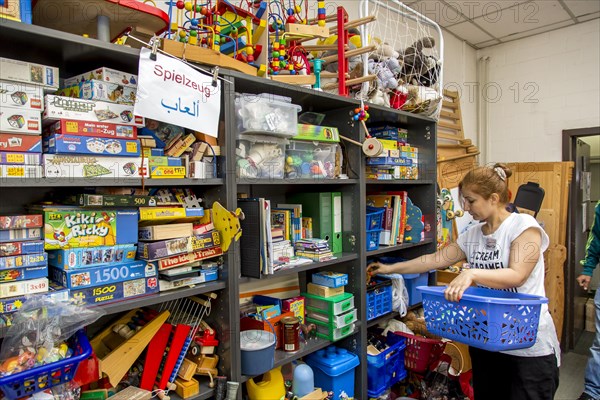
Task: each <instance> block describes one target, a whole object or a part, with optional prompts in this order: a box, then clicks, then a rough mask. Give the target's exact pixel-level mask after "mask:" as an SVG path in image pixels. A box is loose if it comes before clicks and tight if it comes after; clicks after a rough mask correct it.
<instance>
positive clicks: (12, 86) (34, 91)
mask: <svg viewBox="0 0 600 400" xmlns="http://www.w3.org/2000/svg"><path fill="white" fill-rule="evenodd" d="M43 97H44V92H43V90H42V87H41V86H39V85H32V84H29V83H23V82H11V81H4V80H0V106H1V107H4V106H7V107H17V108H29V109H31V110H38V111H42V109H43V107H44V101H43Z"/></svg>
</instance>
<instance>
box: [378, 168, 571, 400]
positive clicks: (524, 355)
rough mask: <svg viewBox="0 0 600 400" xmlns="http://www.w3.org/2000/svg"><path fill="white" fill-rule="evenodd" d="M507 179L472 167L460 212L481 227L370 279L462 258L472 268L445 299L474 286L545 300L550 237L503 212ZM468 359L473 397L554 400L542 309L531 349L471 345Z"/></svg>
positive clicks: (552, 347) (506, 173) (554, 361)
mask: <svg viewBox="0 0 600 400" xmlns="http://www.w3.org/2000/svg"><path fill="white" fill-rule="evenodd" d="M511 175H512V171H511V170H510V169H509V168H508V167H506V166H505V165H503V164H496V165H494V166H493V167H478V168H476V169H474V170H472V171H470V172H469V173H467V174H466V175H465V177H464V178H463V180H462V181H461V182H460V184H459V186H458V188H459V191H460V195H461V199H462V201H463V209H464V210H465V211H468V212H469V213H470V214H471V215H472V216H473V219H475V220H478V221H479V224H476V225H473V226H471V227H470V228H469V229H468V230H467V231H465V232H464V233H463V234H461V235H460V236H459V237H458V239H457V241H456V242H455V243H451V244H450V245H448V246H446V247H445V248H443V249H441V250H439V251H438V252H437V253H434V254H428V255H425V256H422V257H420V258H416V259H413V260H409V261H404V262H398V263H394V264H382V263H380V262H374V263H371V264H369V265H368V268H367V271H368V273H370V274H390V273H401V274H412V273H423V272H427V271H430V270H432V269H440V268H445V267H447V266H449V265H453V264H455V263H457V262H459V261H462V260H465V259H466V260H467V261H468V263H469V264H470V269H466V270H463V271H462V272H461V273H460V274H459V275H458V276H457V277H456V278H455V279H454V280H453V281H452V282H451V283H450V284H449V285H448V287H447V288H446V290H445V292H444V295H445V297H446V299H447V300H449V301H460V299H461V297H462V295H463V293H464V292H465V290H466V289H467V288H468V287H469V286H471V284H472V283H475V284H477V285H479V286H485V287H488V288H493V289H499V290H505V291H512V292H518V293H526V294H532V295H536V296H545V295H546V294H545V290H544V257H543V252H544V250H546V248H547V247H548V244H549V239H548V235H546V233H545V232H544V230H543V229H542V228H541V226H540V225H539V224H538V223H537V221H536V220H535V219H534V218H533V217H532V216H531V215H528V214H525V213H522V214H517V213H511V212H509V211H507V210H506V205H507V204H508V202H509V200H510V199H509V193H508V182H507V180H508V178H509V177H510V176H511ZM469 353H470V355H471V361H472V366H473V390H474V397H475V399H480V400H496V399H498V400H521V399H523V400H525V399H526V400H553V399H554V394H555V392H556V390H557V388H558V377H559V372H558V366H559V364H560V347H559V343H558V338H557V336H556V330H555V328H554V322H553V321H552V317H551V316H550V313H549V311H548V306H547V305H546V304H544V305H542V307H541V313H540V322H539V326H538V334H537V337H536V342H535V344H534V345H533V346H532V347H529V348H526V349H519V350H511V351H503V352H492V351H487V350H482V349H478V348H474V347H471V348H469Z"/></svg>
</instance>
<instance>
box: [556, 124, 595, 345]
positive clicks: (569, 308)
mask: <svg viewBox="0 0 600 400" xmlns="http://www.w3.org/2000/svg"><path fill="white" fill-rule="evenodd" d="M596 135H600V126H597V127H593V128H579V129H564V130H563V131H562V160H563V161H573V162H575V161H576V160H574V159H573V151H574V149H575V144H576V140H577V139H579V138H582V137H586V136H596ZM573 174H574V175H573V178H572V179H571V185H570V186H569V212H568V221H567V226H568V227H569V228H568V230H567V243H566V247H567V261H566V262H565V266H564V277H565V283H564V285H565V311H566V316H565V317H566V318H565V322H564V324H563V335H562V338H563V340H562V343H561V347H562V349H563V351H566V350H571V349H573V348H574V347H575V341H576V340H577V339H578V338H575V337H574V334H573V329H574V325H575V318H574V316H575V313H574V308H575V307H574V305H575V293H576V289H577V287H576V286H575V278H577V276H576V272H577V271H575V270H572V269H571V268H569V265H570V264H571V262H570V261H571V260H572V259H573V257H574V253H575V238H574V234H573V233H574V229H575V224H574V221H575V207H574V204H575V201H576V199H577V176H576V174H577V171H575V170H574V171H573Z"/></svg>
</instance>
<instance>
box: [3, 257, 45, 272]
mask: <svg viewBox="0 0 600 400" xmlns="http://www.w3.org/2000/svg"><path fill="white" fill-rule="evenodd" d="M45 265H48V254H47V253H37V254H20V255H17V256H8V257H0V269H11V268H27V267H40V266H45Z"/></svg>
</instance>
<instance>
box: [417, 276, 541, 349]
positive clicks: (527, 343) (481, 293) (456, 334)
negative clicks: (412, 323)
mask: <svg viewBox="0 0 600 400" xmlns="http://www.w3.org/2000/svg"><path fill="white" fill-rule="evenodd" d="M445 289H446V287H444V286H419V287H418V288H417V290H420V291H421V292H422V293H423V309H424V310H425V322H426V323H427V330H428V331H429V332H431V333H434V334H437V335H439V336H442V337H445V338H448V339H452V340H455V341H457V342H461V343H465V344H468V345H469V346H473V347H478V348H480V349H484V350H490V351H505V350H515V349H524V348H527V347H531V346H533V345H534V343H535V338H536V336H537V330H538V325H539V321H540V310H541V307H542V304H546V303H548V299H547V298H545V297H541V296H534V295H528V294H523V293H513V292H505V291H502V290H494V289H485V288H478V287H470V288H467V290H466V291H465V293H464V294H463V297H462V299H461V300H460V301H459V302H449V301H447V300H446V299H445V298H444V290H445Z"/></svg>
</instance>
